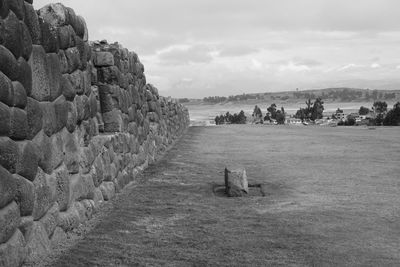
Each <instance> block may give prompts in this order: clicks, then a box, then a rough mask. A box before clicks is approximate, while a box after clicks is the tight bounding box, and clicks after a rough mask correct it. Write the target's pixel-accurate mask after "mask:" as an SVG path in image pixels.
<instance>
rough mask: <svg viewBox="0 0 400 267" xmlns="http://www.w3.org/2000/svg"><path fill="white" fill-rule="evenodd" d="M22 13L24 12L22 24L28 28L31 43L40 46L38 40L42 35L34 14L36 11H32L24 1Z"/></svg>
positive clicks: (29, 5)
mask: <svg viewBox="0 0 400 267" xmlns="http://www.w3.org/2000/svg"><path fill="white" fill-rule="evenodd" d="M24 11H25V17H24V22H25V24H26V26H27V27H28V30H29V34H30V36H31V39H32V43H33V44H36V45H38V44H40V39H41V35H42V34H41V31H40V25H39V19H38V16H37V14H36V11H35V10H34V8H33V6H32V5H31V4H29V3H27V2H26V1H25V3H24Z"/></svg>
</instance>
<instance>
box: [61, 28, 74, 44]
mask: <svg viewBox="0 0 400 267" xmlns="http://www.w3.org/2000/svg"><path fill="white" fill-rule="evenodd" d="M58 42H59V47H60V49H67V48H70V47H73V46H75V31H74V29H73V28H72V26H71V25H66V26H61V27H60V28H58Z"/></svg>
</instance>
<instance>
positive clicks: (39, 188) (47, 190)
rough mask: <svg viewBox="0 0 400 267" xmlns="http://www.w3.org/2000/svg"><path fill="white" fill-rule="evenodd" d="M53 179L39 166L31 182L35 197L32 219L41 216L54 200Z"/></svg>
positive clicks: (54, 188) (37, 218)
mask: <svg viewBox="0 0 400 267" xmlns="http://www.w3.org/2000/svg"><path fill="white" fill-rule="evenodd" d="M53 180H54V179H52V178H51V177H49V176H48V175H46V174H45V173H44V172H43V171H42V170H41V169H40V168H39V171H38V173H37V175H36V178H35V180H34V182H33V185H34V187H35V199H34V204H33V212H32V216H33V219H34V220H39V219H40V218H42V217H43V216H44V215H45V214H46V212H47V211H48V210H49V209H50V208H51V207H52V206H53V204H54V202H55V191H56V184H55V183H54V181H53Z"/></svg>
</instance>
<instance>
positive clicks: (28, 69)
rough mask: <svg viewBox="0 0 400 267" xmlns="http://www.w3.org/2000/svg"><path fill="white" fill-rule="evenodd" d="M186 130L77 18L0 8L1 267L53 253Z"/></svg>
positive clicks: (22, 4)
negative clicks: (92, 39)
mask: <svg viewBox="0 0 400 267" xmlns="http://www.w3.org/2000/svg"><path fill="white" fill-rule="evenodd" d="M188 125H189V114H188V111H187V109H186V108H184V107H183V106H182V105H180V104H178V103H177V102H176V101H174V100H171V99H167V98H164V97H161V96H159V94H158V90H157V89H156V88H155V87H154V86H152V85H150V84H146V77H145V75H144V67H143V64H142V63H141V62H140V60H139V58H138V56H137V55H136V54H135V53H133V52H129V51H128V50H127V49H124V48H123V47H122V46H121V45H119V44H118V43H115V44H108V43H107V42H106V41H101V42H93V43H90V42H89V41H88V32H87V28H86V23H85V20H84V19H83V18H82V17H80V16H77V15H76V14H75V13H74V11H73V10H72V9H70V8H67V7H64V6H63V5H62V4H51V5H48V6H45V7H43V8H42V9H40V10H38V11H35V10H34V8H33V6H32V0H31V1H28V0H25V1H23V0H0V266H19V265H21V264H22V263H23V262H24V261H29V260H35V259H38V258H39V257H41V256H42V255H45V254H47V253H51V250H52V247H53V246H54V245H55V244H57V243H58V242H62V240H63V239H65V238H66V233H67V232H69V231H71V230H73V229H74V228H76V227H77V226H78V225H79V224H81V223H84V222H85V221H87V220H89V219H90V218H91V216H92V214H93V213H94V212H95V211H96V210H97V209H98V208H99V206H100V205H101V203H102V202H103V201H108V200H110V199H112V198H113V197H114V195H115V193H116V192H118V191H120V190H121V189H122V188H123V187H124V186H125V185H126V184H127V183H129V182H131V181H134V180H135V179H136V177H137V176H138V174H139V173H140V172H142V171H143V170H144V169H145V168H146V167H147V166H148V164H149V163H152V162H153V161H154V160H155V158H156V156H157V155H160V153H162V152H163V151H165V150H166V148H167V147H168V146H169V145H171V143H172V142H173V140H174V139H176V138H177V137H178V136H180V135H181V134H182V133H183V132H184V130H185V129H186V128H187V127H188Z"/></svg>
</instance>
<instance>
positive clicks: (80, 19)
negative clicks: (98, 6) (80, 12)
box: [77, 16, 89, 42]
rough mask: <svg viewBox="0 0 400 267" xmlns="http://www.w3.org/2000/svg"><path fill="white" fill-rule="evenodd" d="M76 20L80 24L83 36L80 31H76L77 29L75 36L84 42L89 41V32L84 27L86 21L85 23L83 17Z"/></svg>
mask: <svg viewBox="0 0 400 267" xmlns="http://www.w3.org/2000/svg"><path fill="white" fill-rule="evenodd" d="M77 20H78V21H79V23H80V24H82V26H83V35H82V32H81V30H78V29H77V35H78V36H79V37H81V38H82V39H83V41H84V42H87V41H88V40H89V32H88V29H87V26H86V21H85V19H84V18H83V17H81V16H77Z"/></svg>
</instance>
